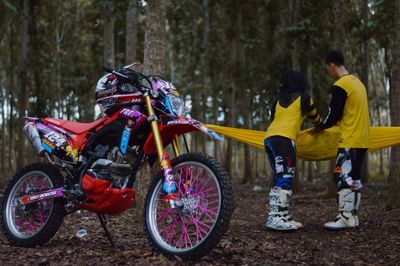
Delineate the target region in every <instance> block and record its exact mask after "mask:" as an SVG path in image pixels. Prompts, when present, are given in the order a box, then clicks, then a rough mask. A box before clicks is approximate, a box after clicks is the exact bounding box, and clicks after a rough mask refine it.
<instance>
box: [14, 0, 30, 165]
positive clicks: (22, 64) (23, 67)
mask: <svg viewBox="0 0 400 266" xmlns="http://www.w3.org/2000/svg"><path fill="white" fill-rule="evenodd" d="M29 4H30V1H29V0H24V2H23V10H22V21H23V22H22V32H21V50H20V53H21V54H20V56H19V60H18V85H17V91H18V92H19V97H18V109H19V110H18V115H19V118H20V119H19V121H18V125H19V126H18V129H19V131H20V130H22V127H23V121H22V120H21V117H24V116H25V115H26V111H27V91H28V88H27V71H28V41H29V15H30V7H29ZM24 150H25V138H24V136H22V134H19V136H18V160H17V168H18V169H21V168H22V167H23V166H24V164H25V151H24Z"/></svg>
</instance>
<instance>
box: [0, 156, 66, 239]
mask: <svg viewBox="0 0 400 266" xmlns="http://www.w3.org/2000/svg"><path fill="white" fill-rule="evenodd" d="M62 184H63V176H62V175H61V173H60V171H59V170H58V169H57V168H56V167H55V166H53V165H51V164H48V163H34V164H31V165H28V166H26V167H24V168H23V169H21V170H20V171H19V172H18V173H17V174H16V175H15V176H14V177H13V179H12V180H11V182H10V183H9V184H8V186H7V188H6V191H5V194H4V198H3V200H2V202H1V205H0V206H1V209H0V227H1V229H2V230H3V232H4V235H5V236H6V238H7V239H8V241H9V242H10V243H11V244H12V245H15V246H20V247H34V246H36V245H43V244H45V243H47V242H48V241H50V239H51V238H52V237H53V236H54V235H55V234H56V232H57V231H58V229H59V228H60V226H61V224H62V222H63V219H64V216H65V208H64V203H63V199H62V198H55V199H45V200H41V201H37V202H34V203H31V204H27V205H22V204H21V203H19V202H18V201H19V199H21V197H23V196H25V195H29V194H33V193H38V192H40V191H46V190H49V189H54V188H58V187H61V186H62Z"/></svg>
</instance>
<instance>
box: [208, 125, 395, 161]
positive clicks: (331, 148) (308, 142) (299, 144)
mask: <svg viewBox="0 0 400 266" xmlns="http://www.w3.org/2000/svg"><path fill="white" fill-rule="evenodd" d="M207 126H208V127H209V128H211V129H212V130H214V131H215V132H217V133H219V134H221V135H224V136H226V137H229V138H232V139H235V140H238V141H241V142H244V143H247V144H250V145H253V146H256V147H257V148H260V149H264V135H265V133H264V131H256V130H248V129H239V128H231V127H221V126H215V125H207ZM309 130H310V129H306V130H302V131H300V132H299V133H298V134H297V140H296V149H297V157H298V158H300V159H303V160H309V161H322V160H329V159H335V158H336V153H337V149H338V147H339V145H338V144H339V138H340V128H339V127H338V126H335V127H332V128H329V129H327V130H324V131H322V132H320V133H318V134H317V135H313V136H312V135H310V134H309V133H308V131H309ZM399 144H400V127H371V146H370V149H369V151H374V150H378V149H381V148H385V147H389V146H395V145H399Z"/></svg>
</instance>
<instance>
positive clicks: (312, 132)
mask: <svg viewBox="0 0 400 266" xmlns="http://www.w3.org/2000/svg"><path fill="white" fill-rule="evenodd" d="M322 130H323V129H322V128H319V127H313V128H312V129H311V130H310V131H308V133H309V134H310V135H315V134H318V133H319V132H321V131H322Z"/></svg>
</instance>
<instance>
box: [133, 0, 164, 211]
mask: <svg viewBox="0 0 400 266" xmlns="http://www.w3.org/2000/svg"><path fill="white" fill-rule="evenodd" d="M147 3H148V6H147V13H146V31H145V40H144V47H145V49H144V73H145V74H159V75H162V74H163V72H164V71H163V70H164V43H165V23H166V14H167V1H166V0H150V1H148V2H147ZM157 162H158V161H157ZM156 165H157V170H155V171H159V167H158V163H156ZM156 165H155V167H156ZM154 169H156V168H154ZM150 176H151V171H150V168H149V167H148V166H146V167H144V168H143V170H142V171H141V172H140V173H139V176H138V179H137V182H138V194H137V198H136V200H137V206H138V209H137V210H138V212H140V211H141V209H142V208H141V207H142V206H143V204H144V196H145V194H144V193H145V192H146V191H147V187H148V185H149V182H150ZM139 217H141V216H139Z"/></svg>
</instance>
